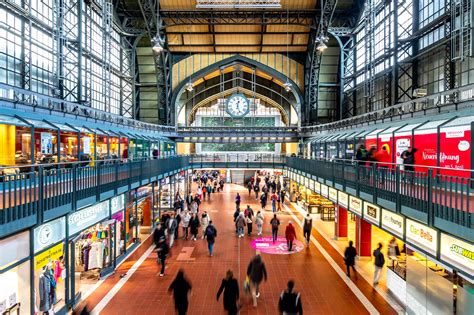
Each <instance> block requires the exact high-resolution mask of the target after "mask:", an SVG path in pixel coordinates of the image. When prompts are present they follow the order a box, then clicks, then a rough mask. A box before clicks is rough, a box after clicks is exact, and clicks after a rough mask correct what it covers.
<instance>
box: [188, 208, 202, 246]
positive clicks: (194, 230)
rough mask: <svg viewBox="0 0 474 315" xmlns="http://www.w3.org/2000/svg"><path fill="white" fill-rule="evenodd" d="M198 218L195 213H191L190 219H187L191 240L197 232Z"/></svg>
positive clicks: (195, 237) (194, 238) (195, 236)
mask: <svg viewBox="0 0 474 315" xmlns="http://www.w3.org/2000/svg"><path fill="white" fill-rule="evenodd" d="M199 226H200V224H199V218H198V216H197V214H193V216H192V217H191V221H189V227H190V228H191V238H192V240H193V241H195V240H196V239H197V235H198V233H199Z"/></svg>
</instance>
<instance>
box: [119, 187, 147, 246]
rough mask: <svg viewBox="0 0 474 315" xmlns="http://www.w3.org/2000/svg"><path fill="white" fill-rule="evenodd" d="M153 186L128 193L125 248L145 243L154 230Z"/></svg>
mask: <svg viewBox="0 0 474 315" xmlns="http://www.w3.org/2000/svg"><path fill="white" fill-rule="evenodd" d="M152 192H153V188H152V184H150V185H147V186H142V187H139V188H137V189H134V190H132V191H130V192H128V194H127V195H128V197H127V207H126V209H125V248H126V249H129V248H130V247H131V246H133V245H134V244H136V243H139V242H141V241H143V240H144V239H145V238H146V237H147V236H148V235H150V233H151V232H152V228H153V215H154V214H153V200H152V199H153V193H152Z"/></svg>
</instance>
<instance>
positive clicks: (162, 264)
mask: <svg viewBox="0 0 474 315" xmlns="http://www.w3.org/2000/svg"><path fill="white" fill-rule="evenodd" d="M160 262H161V271H160V274H162V275H164V274H165V263H166V258H162V259H160Z"/></svg>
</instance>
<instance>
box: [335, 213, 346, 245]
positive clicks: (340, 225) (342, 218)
mask: <svg viewBox="0 0 474 315" xmlns="http://www.w3.org/2000/svg"><path fill="white" fill-rule="evenodd" d="M347 216H348V214H347V209H345V208H344V207H342V206H336V211H335V220H334V223H335V224H334V227H335V231H334V235H335V238H336V239H340V240H343V239H347Z"/></svg>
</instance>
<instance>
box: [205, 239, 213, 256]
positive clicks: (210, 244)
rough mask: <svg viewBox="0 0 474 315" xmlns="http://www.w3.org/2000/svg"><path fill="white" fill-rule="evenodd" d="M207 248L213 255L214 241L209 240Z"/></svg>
mask: <svg viewBox="0 0 474 315" xmlns="http://www.w3.org/2000/svg"><path fill="white" fill-rule="evenodd" d="M207 249H208V250H209V255H211V256H212V251H213V250H214V243H213V242H212V243H211V242H207Z"/></svg>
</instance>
